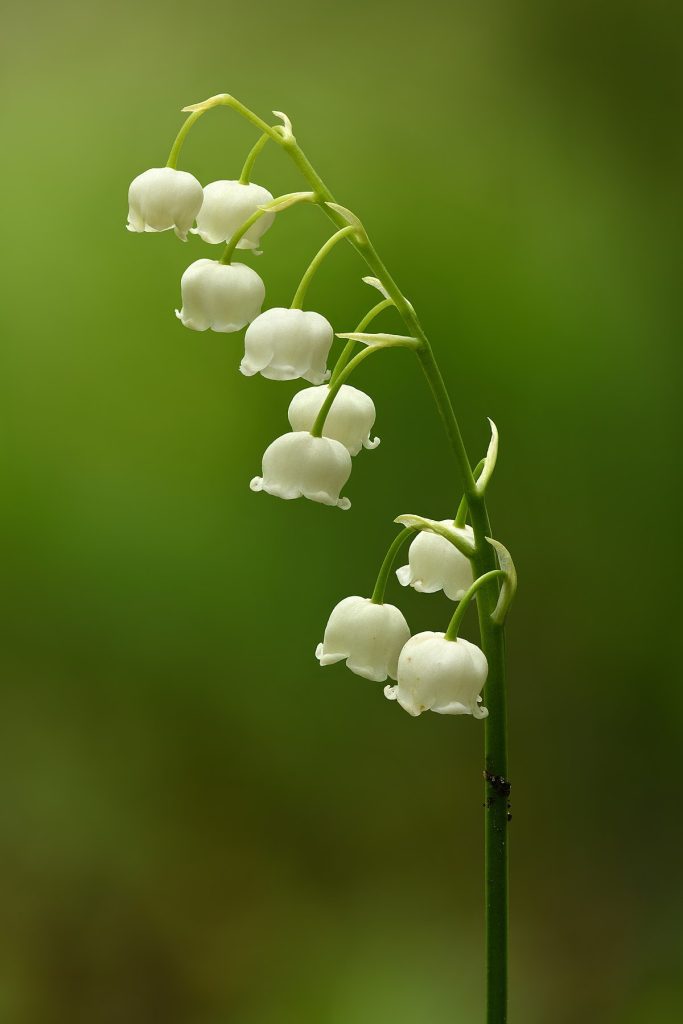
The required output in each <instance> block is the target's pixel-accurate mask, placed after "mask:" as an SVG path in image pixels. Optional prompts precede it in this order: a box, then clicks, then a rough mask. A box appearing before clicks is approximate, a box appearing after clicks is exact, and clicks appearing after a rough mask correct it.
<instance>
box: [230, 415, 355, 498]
mask: <svg viewBox="0 0 683 1024" xmlns="http://www.w3.org/2000/svg"><path fill="white" fill-rule="evenodd" d="M350 475H351V456H350V455H349V453H348V451H347V450H346V448H345V447H344V445H343V444H340V443H339V441H333V440H332V439H331V438H329V437H313V435H312V434H310V433H309V432H308V431H307V430H297V431H294V432H293V433H291V434H283V435H282V437H277V438H276V439H275V440H274V441H273V442H272V444H270V445H269V446H268V447H267V448H266V450H265V452H264V453H263V476H255V477H254V479H253V480H252V481H251V484H250V487H251V489H252V491H267V492H268V494H274V495H275V496H276V497H278V498H286V499H291V498H310V500H311V501H319V502H321V503H322V504H323V505H336V506H337V507H338V508H343V509H347V508H351V502H350V501H349V499H348V498H340V496H339V493H340V491H341V489H342V487H343V486H344V484H345V483H346V481H347V480H348V479H349V476H350Z"/></svg>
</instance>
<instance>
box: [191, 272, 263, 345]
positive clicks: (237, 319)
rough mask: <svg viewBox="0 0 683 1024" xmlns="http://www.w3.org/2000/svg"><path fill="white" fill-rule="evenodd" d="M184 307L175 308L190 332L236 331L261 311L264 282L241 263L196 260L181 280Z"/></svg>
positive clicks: (227, 332)
mask: <svg viewBox="0 0 683 1024" xmlns="http://www.w3.org/2000/svg"><path fill="white" fill-rule="evenodd" d="M180 291H181V294H182V298H183V308H182V309H181V310H177V309H176V311H175V313H176V316H177V317H178V319H179V320H181V321H182V323H183V325H184V326H185V327H189V328H190V330H192V331H206V330H208V328H211V330H212V331H219V332H220V333H223V334H229V333H230V332H231V331H239V330H241V329H242V327H244V325H245V324H248V323H250V322H251V321H252V320H253V319H254V318H255V317H257V316H258V315H259V313H260V311H261V305H262V303H263V300H264V298H265V295H266V289H265V286H264V284H263V281H262V280H261V278H260V277H259V276H258V274H257V273H256V271H255V270H252V269H251V267H247V266H245V265H244V263H229V264H227V263H226V264H224V263H220V262H219V261H218V260H196V261H195V262H194V263H191V264H190V266H189V267H188V268H187V270H186V271H185V273H184V274H183V276H182V278H181V280H180Z"/></svg>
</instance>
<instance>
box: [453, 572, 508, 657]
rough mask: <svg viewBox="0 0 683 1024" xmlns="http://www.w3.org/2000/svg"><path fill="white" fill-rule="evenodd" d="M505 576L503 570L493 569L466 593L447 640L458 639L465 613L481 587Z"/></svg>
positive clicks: (475, 582) (480, 577)
mask: <svg viewBox="0 0 683 1024" xmlns="http://www.w3.org/2000/svg"><path fill="white" fill-rule="evenodd" d="M504 575H505V573H504V572H503V570H502V569H492V570H491V571H490V572H485V573H484V575H483V576H479V578H478V579H476V580H475V581H474V583H473V584H472V586H471V587H470V588H469V590H466V591H465V593H464V594H463V595H462V597H461V598H460V600H459V601H458V605H457V608H456V609H455V611H454V612H453V617H452V619H451V621H450V623H449V626H448V629H447V630H446V632H445V634H444V635H445V637H446V640H457V639H458V630H459V629H460V624H461V622H462V620H463V619H464V618H465V612H466V611H467V607H468V605H469V603H470V601H471V600H472V598H473V597H474V596H475V595H476V593H477V591H478V590H479V589H480V588H481V587H484V586H486V584H487V583H490V582H491V580H497V579H500V578H501V577H503V576H504Z"/></svg>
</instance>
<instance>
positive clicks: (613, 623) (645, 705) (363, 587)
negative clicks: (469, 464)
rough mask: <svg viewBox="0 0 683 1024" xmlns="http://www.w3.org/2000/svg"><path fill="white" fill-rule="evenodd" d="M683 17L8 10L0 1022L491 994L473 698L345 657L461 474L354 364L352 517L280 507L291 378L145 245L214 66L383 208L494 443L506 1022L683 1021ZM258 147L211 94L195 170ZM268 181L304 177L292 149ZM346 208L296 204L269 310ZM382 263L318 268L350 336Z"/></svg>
mask: <svg viewBox="0 0 683 1024" xmlns="http://www.w3.org/2000/svg"><path fill="white" fill-rule="evenodd" d="M680 38H681V24H680V18H678V17H677V16H676V6H675V5H673V4H669V3H666V2H664V0H640V2H630V0H626V2H622V3H616V2H608V3H604V4H597V5H596V4H594V3H589V2H587V0H586V2H584V0H578V2H577V0H571V2H559V3H552V4H548V3H547V2H543V0H522V2H512V3H506V2H496V0H493V2H490V3H477V4H475V3H466V2H464V0H456V2H450V3H436V2H434V0H425V2H423V3H420V4H410V3H408V2H407V0H397V2H395V3H385V2H379V3H360V2H356V0H346V2H345V3H344V4H343V5H339V4H330V5H321V4H313V3H299V4H297V5H292V6H291V7H286V6H284V5H281V4H276V3H273V2H271V0H265V2H262V3H260V4H252V5H248V4H246V5H235V4H225V3H216V2H214V0H207V2H206V3H204V4H203V5H202V6H201V7H199V6H195V7H192V6H191V5H188V4H186V3H182V4H181V3H178V2H176V0H165V2H164V3H161V2H159V0H151V2H148V3H144V4H141V3H133V2H131V0H122V2H120V3H117V4H115V5H105V4H97V3H95V4H92V3H88V4H86V3H84V2H83V0H65V2H63V3H60V4H58V5H55V4H48V3H47V2H32V3H29V4H26V5H19V4H16V3H10V4H9V5H7V6H6V7H5V9H4V14H3V33H2V39H1V41H0V47H1V62H0V63H1V71H0V74H1V75H2V78H3V94H4V102H3V104H2V111H1V115H0V116H1V118H2V139H3V158H2V162H1V163H0V175H1V176H2V178H3V187H2V195H3V197H4V202H3V204H2V206H3V212H2V226H3V259H2V264H3V269H2V283H3V297H2V304H1V306H0V325H1V328H2V346H1V351H2V355H1V358H2V370H1V375H0V380H1V383H0V388H1V389H2V400H1V402H0V408H1V410H2V411H1V413H0V415H1V416H2V420H3V421H4V428H3V431H2V444H1V454H0V458H1V460H2V486H3V498H2V502H1V503H0V520H1V523H2V530H1V545H2V549H1V552H0V554H1V563H0V564H1V565H2V570H1V576H2V591H3V608H2V619H1V621H2V632H3V644H2V680H3V681H2V689H1V693H2V697H1V708H2V711H1V719H0V808H1V812H0V859H1V861H0V905H1V907H2V912H1V918H2V925H1V926H0V1021H2V1022H3V1024H4V1022H7V1024H67V1022H68V1024H94V1022H97V1024H123V1022H125V1024H149V1022H153V1021H164V1022H165V1024H283V1022H290V1021H292V1022H297V1024H308V1022H311V1024H384V1022H392V1024H416V1022H430V1024H446V1022H453V1021H458V1022H462V1024H470V1022H473V1021H479V1020H481V1019H482V1007H483V971H482V962H483V959H482V958H483V946H482V940H483V936H482V926H481V917H482V893H481V873H482V822H481V819H482V808H481V802H482V794H481V758H482V727H481V725H480V724H479V723H477V722H475V721H472V720H469V719H458V720H453V719H448V718H442V717H439V716H436V715H431V716H429V715H425V716H423V717H422V718H420V719H417V720H412V719H410V718H409V717H408V716H407V715H405V714H404V713H402V712H401V710H400V709H399V708H398V707H397V706H396V705H394V704H388V703H387V702H386V701H385V700H384V699H383V697H382V692H381V687H380V686H374V685H373V684H370V683H367V682H365V681H363V680H361V679H358V678H357V677H355V676H353V675H351V674H350V673H348V672H347V671H345V669H344V668H343V666H336V667H333V668H328V669H326V670H325V671H321V670H320V669H319V667H318V665H317V663H316V661H315V659H314V657H313V652H314V649H315V646H316V644H317V642H318V641H319V640H320V639H321V637H322V630H323V627H324V624H325V621H326V618H327V614H328V612H329V609H330V608H331V606H332V605H333V604H334V603H335V602H336V601H338V600H339V599H340V598H342V597H343V596H345V595H347V594H352V593H361V594H364V593H367V592H368V591H369V588H370V587H371V585H372V582H373V580H374V576H375V574H376V571H377V567H378V565H379V562H380V560H381V558H382V555H383V553H384V550H385V548H386V546H387V544H388V543H389V541H390V540H391V538H392V536H393V535H394V530H395V527H393V526H392V520H393V518H394V517H395V516H396V515H397V514H400V513H401V512H407V511H414V512H421V513H424V514H427V515H430V516H435V517H438V518H441V517H445V516H447V515H448V514H449V513H452V510H453V508H454V503H455V502H456V501H457V499H458V497H459V495H458V481H457V477H456V475H455V473H454V468H453V465H452V463H451V460H450V457H449V453H448V450H447V447H446V445H445V442H444V439H443V437H442V436H441V433H440V428H439V423H438V420H437V419H436V416H435V414H434V411H433V409H432V407H431V405H430V400H429V395H428V392H427V389H426V386H425V384H424V382H423V381H422V380H421V378H420V376H419V374H418V372H417V367H416V365H415V364H414V362H413V361H412V360H411V357H410V356H409V354H407V353H395V354H389V355H388V356H387V357H386V358H378V359H376V360H375V361H374V365H372V363H371V364H366V365H365V366H364V367H363V370H362V371H361V374H360V375H359V378H358V382H357V383H359V384H360V386H362V387H365V388H367V389H368V390H369V391H370V392H371V393H372V394H373V396H374V397H375V400H376V404H377V407H378V422H377V429H378V432H379V434H380V435H381V437H382V439H383V440H382V445H381V447H380V448H379V449H378V450H377V451H375V452H371V453H364V454H361V455H360V456H359V457H358V458H357V459H356V460H355V461H354V469H353V475H352V478H351V481H350V483H349V485H348V487H347V493H348V494H349V496H350V497H351V499H352V501H353V508H352V510H351V511H350V512H349V513H341V512H338V511H337V510H333V509H329V508H324V507H322V506H317V505H313V504H311V503H306V502H303V501H298V502H292V503H285V502H279V501H277V500H275V499H272V498H270V497H268V496H265V495H255V494H252V493H251V492H250V491H249V488H248V482H249V480H250V478H251V477H252V476H253V475H254V474H255V473H257V472H258V471H259V467H260V456H261V453H262V451H263V449H264V448H265V446H266V445H267V444H268V443H269V441H270V440H271V439H272V438H273V437H275V436H276V435H278V434H280V433H282V432H283V431H284V429H286V418H285V417H286V409H287V405H288V402H289V399H290V397H291V395H292V394H293V393H294V392H295V390H296V387H297V385H296V384H280V385H278V384H275V383H273V382H270V381H265V380H262V379H260V378H259V379H252V380H247V379H245V378H243V377H241V376H240V375H239V373H238V372H237V367H238V364H239V360H240V352H241V337H240V336H223V335H217V334H212V333H208V334H205V335H197V334H192V333H190V332H188V331H186V330H184V329H183V328H182V327H181V326H180V325H179V323H178V322H177V321H176V319H175V318H174V316H173V309H174V306H176V305H178V300H179V278H180V275H181V273H182V271H183V269H184V268H185V266H186V265H187V264H188V263H189V262H191V261H192V260H194V259H197V258H199V257H200V256H204V255H208V254H209V250H208V249H207V247H205V246H204V245H203V243H201V242H200V241H199V240H198V239H196V238H192V239H191V240H190V241H189V242H188V243H187V245H185V246H184V245H182V244H180V243H179V242H178V241H177V240H176V239H175V238H174V237H173V236H172V235H170V234H164V235H149V236H144V237H143V236H134V235H131V234H128V233H127V232H126V231H125V229H124V224H125V216H126V191H127V186H128V183H129V181H130V179H132V177H133V176H134V175H136V174H137V173H139V172H140V171H141V170H143V169H145V168H146V167H148V166H154V165H158V164H160V163H161V164H163V162H164V161H165V159H166V155H167V152H168V149H169V147H170V144H171V141H172V139H173V136H174V134H175V132H176V130H177V128H178V127H179V125H180V123H181V115H180V114H179V109H180V107H182V106H183V105H184V104H186V103H190V102H193V101H197V100H200V99H202V98H204V97H206V96H208V95H211V94H213V93H215V92H221V91H229V92H233V93H234V94H235V95H237V96H239V97H241V98H242V99H243V100H244V101H245V102H247V103H248V104H249V105H251V106H252V107H254V108H255V109H257V110H258V111H259V112H261V113H262V114H264V115H266V116H267V115H268V112H269V111H270V110H272V109H273V108H276V109H278V110H285V111H287V112H288V113H289V115H290V116H291V117H292V119H293V121H294V125H295V129H296V132H297V136H298V138H299V141H300V142H301V143H302V145H303V146H304V148H305V149H306V150H307V151H308V153H309V155H310V157H311V159H312V160H313V162H314V163H315V164H316V165H317V166H318V168H319V170H320V172H321V173H322V175H323V177H325V178H326V179H327V180H328V181H329V184H330V185H331V187H332V189H333V191H334V192H335V193H336V195H337V197H338V198H339V200H340V201H341V202H343V203H344V204H346V205H348V206H351V207H353V208H354V209H357V210H358V212H359V213H360V214H361V215H362V217H363V218H364V220H365V223H366V225H367V227H368V229H369V230H370V232H371V234H372V236H373V238H374V240H375V242H376V244H377V246H378V248H379V250H380V252H381V253H382V254H383V255H384V257H385V259H386V261H387V262H388V263H389V265H390V266H391V268H392V270H393V271H394V273H395V276H396V277H397V279H398V281H399V282H400V283H401V284H402V285H403V287H404V289H405V291H406V292H407V294H408V295H409V297H410V298H411V299H412V300H413V301H414V302H415V304H416V306H417V307H418V309H419V311H420V313H421V316H422V319H423V321H424V324H425V326H426V328H427V330H428V333H429V334H430V336H431V338H432V340H433V343H434V346H435V348H436V350H437V353H438V356H439V358H440V360H441V361H442V366H443V369H444V372H445V374H446V375H447V377H448V379H449V381H450V383H451V385H452V388H453V393H454V396H455V401H456V405H457V409H458V413H459V416H460V419H461V422H462V425H463V430H464V433H465V436H466V440H467V443H468V445H469V447H470V449H471V452H472V456H473V458H475V459H476V458H479V457H480V455H481V454H482V453H483V452H484V450H485V446H486V443H487V439H488V429H487V422H486V416H487V415H488V416H493V417H494V418H495V420H496V422H497V423H498V426H499V428H500V431H501V438H502V441H501V455H500V460H499V468H498V470H497V472H496V477H495V482H494V484H493V485H492V487H491V502H492V515H493V517H494V524H495V531H496V534H497V535H498V536H499V537H500V538H501V539H502V540H503V541H504V542H505V543H506V544H507V545H508V546H509V547H510V548H511V549H512V551H513V553H514V555H515V559H516V562H517V564H518V567H519V573H520V578H521V590H520V594H519V598H518V601H517V604H516V606H515V608H514V611H513V613H512V616H511V620H510V631H509V666H510V711H511V777H512V780H513V810H514V820H513V823H512V879H513V882H512V932H511V935H512V997H511V998H512V1006H511V1019H512V1021H513V1022H516V1024H545V1022H548V1021H552V1022H553V1024H575V1022H576V1021H578V1020H586V1021H596V1022H597V1021H600V1022H601V1024H641V1022H647V1024H669V1022H673V1021H677V1020H680V1014H681V1011H682V1008H683V992H682V988H681V986H682V982H681V970H680V969H681V964H682V962H683V940H682V938H681V935H682V931H681V918H680V913H679V912H680V908H681V896H682V895H683V893H682V891H681V890H682V883H681V872H680V855H681V845H680V839H681V833H680V827H679V826H680V804H681V768H680V757H681V743H682V739H683V736H682V730H681V710H682V704H683V700H682V698H681V688H680V679H679V678H677V673H676V669H677V668H678V662H679V661H680V658H679V656H678V631H679V628H680V627H679V625H678V622H679V620H678V618H677V613H676V604H677V602H678V597H679V592H680V574H679V573H678V572H677V571H676V565H677V558H678V556H679V554H680V544H679V540H680V537H679V534H680V501H679V499H680V491H679V484H678V482H677V479H676V477H677V472H678V469H679V462H680V456H679V450H680V449H679V447H678V444H677V440H678V422H679V421H678V404H679V389H680V385H679V381H678V373H679V346H680V332H679V321H680V318H679V307H680V286H679V277H680V267H681V265H682V264H681V251H680V250H681V192H680V185H681V134H680V98H681V78H680V68H681V53H680ZM254 138H255V136H254V134H253V131H252V130H251V129H249V128H248V127H247V126H246V125H245V124H243V123H241V122H240V120H239V119H238V118H237V117H236V116H235V115H233V114H231V113H229V112H228V111H226V110H219V111H217V112H214V113H212V114H210V115H208V116H207V117H205V118H204V119H203V120H201V121H200V122H199V123H198V125H197V126H196V127H195V129H194V130H193V132H192V134H191V136H190V138H189V140H188V142H187V144H186V146H185V150H184V156H183V160H182V161H181V166H183V167H185V168H187V169H191V170H192V171H193V172H194V173H195V174H196V175H197V176H198V177H199V178H200V179H201V180H202V181H203V182H207V181H210V180H213V179H215V178H219V177H231V176H237V174H238V173H239V168H240V166H241V163H242V160H243V157H244V155H245V153H246V150H247V148H248V147H249V145H250V144H251V142H252V141H253V140H254ZM255 177H256V180H258V181H260V182H262V183H263V184H265V185H266V186H267V187H269V188H270V189H271V191H273V192H274V193H276V194H277V193H278V192H283V191H288V190H290V189H296V188H298V187H300V185H299V179H298V178H297V176H296V173H295V171H294V170H293V168H292V167H290V166H289V165H288V163H287V161H286V159H285V157H284V156H283V155H282V154H281V153H279V152H278V151H276V150H275V149H274V147H272V148H267V149H266V150H265V151H264V153H263V155H262V157H261V159H260V161H259V165H258V171H257V173H256V175H255ZM328 232H329V225H328V224H327V222H325V221H324V219H323V218H321V217H320V216H319V214H318V212H317V211H316V210H314V209H310V208H299V209H296V210H293V211H291V212H289V213H287V214H284V215H282V216H281V217H280V218H279V219H278V221H277V223H276V225H275V226H274V227H273V228H272V229H271V231H270V232H269V234H268V235H267V236H266V239H265V242H266V244H265V252H264V254H263V255H262V256H261V257H260V258H258V262H257V263H255V265H256V266H257V267H258V270H259V272H260V273H261V274H262V275H263V276H264V278H265V280H266V282H267V288H268V298H267V302H268V304H272V305H277V304H282V303H287V302H288V301H289V299H290V297H291V295H292V293H293V290H294V288H295V286H296V284H297V282H298V279H299V276H300V274H301V272H302V271H303V268H304V267H305V265H306V263H307V261H308V259H309V258H310V256H311V254H312V253H313V251H315V248H316V247H317V246H318V245H319V244H320V243H321V242H322V240H323V239H324V238H325V237H326V235H327V233H328ZM362 273H363V269H362V267H361V266H360V265H359V263H358V261H357V259H356V257H355V256H354V254H353V253H352V252H351V251H350V250H349V251H342V250H341V249H338V250H336V251H335V253H334V255H333V256H332V257H331V258H330V260H329V261H328V263H327V265H326V266H325V268H324V269H323V270H322V271H321V272H320V274H319V276H318V277H317V279H316V281H315V283H314V285H313V287H312V289H311V292H310V293H309V297H310V302H311V304H312V305H314V306H315V308H317V309H320V310H321V311H322V312H324V313H325V314H326V315H327V316H328V317H329V318H330V319H331V320H332V321H333V323H334V325H335V328H336V329H337V330H340V331H343V330H350V329H353V327H354V326H355V324H356V323H357V321H358V319H359V318H360V317H361V316H362V314H363V313H364V311H365V310H366V308H368V306H369V304H370V303H371V302H373V301H374V299H373V296H372V294H370V293H369V289H367V288H366V286H365V285H363V284H362V283H361V281H360V277H361V274H362ZM384 323H385V326H386V328H387V329H389V330H391V329H396V328H397V327H398V325H397V323H396V322H395V321H392V320H391V317H389V316H387V318H386V320H385V321H384ZM399 590H400V588H398V585H394V586H393V588H392V590H391V591H390V593H391V598H390V599H394V600H396V601H398V602H400V604H401V606H402V607H403V608H404V610H405V612H406V614H407V616H408V618H409V621H410V623H411V625H412V626H413V628H414V629H415V630H418V629H425V628H435V629H443V628H444V626H445V624H446V622H447V620H448V616H449V610H450V609H449V606H448V602H447V601H446V600H445V599H444V598H443V595H438V596H432V597H420V596H419V595H416V594H413V593H412V592H410V593H405V592H400V593H399ZM468 635H469V636H470V637H473V636H474V624H473V623H472V621H470V624H469V634H468Z"/></svg>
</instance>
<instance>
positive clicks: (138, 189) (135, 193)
mask: <svg viewBox="0 0 683 1024" xmlns="http://www.w3.org/2000/svg"><path fill="white" fill-rule="evenodd" d="M203 200H204V190H203V189H202V186H201V185H200V184H199V182H198V181H197V179H196V178H195V177H194V175H193V174H188V172H187V171H178V170H176V169H175V167H151V168H150V169H149V170H148V171H143V172H142V174H138V176H137V178H134V179H133V181H132V182H131V183H130V188H129V189H128V224H127V225H126V226H127V228H128V230H129V231H168V230H170V228H173V230H174V231H175V233H176V235H177V236H178V238H181V239H182V240H183V242H185V241H187V233H188V231H189V230H190V228H191V227H192V224H193V223H194V219H195V217H196V216H197V214H198V213H199V211H200V209H201V206H202V202H203Z"/></svg>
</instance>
